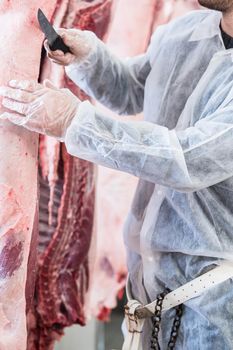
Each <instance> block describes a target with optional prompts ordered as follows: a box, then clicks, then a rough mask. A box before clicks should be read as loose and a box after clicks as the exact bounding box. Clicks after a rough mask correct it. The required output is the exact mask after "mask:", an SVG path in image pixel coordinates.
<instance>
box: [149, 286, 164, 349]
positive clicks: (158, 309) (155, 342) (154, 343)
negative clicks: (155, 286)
mask: <svg viewBox="0 0 233 350" xmlns="http://www.w3.org/2000/svg"><path fill="white" fill-rule="evenodd" d="M166 294H167V291H166V292H163V293H161V294H159V295H158V297H157V299H156V305H155V313H154V316H153V317H152V323H153V331H152V337H151V350H160V345H159V339H158V336H159V329H160V323H161V316H162V307H163V300H164V298H165V296H166Z"/></svg>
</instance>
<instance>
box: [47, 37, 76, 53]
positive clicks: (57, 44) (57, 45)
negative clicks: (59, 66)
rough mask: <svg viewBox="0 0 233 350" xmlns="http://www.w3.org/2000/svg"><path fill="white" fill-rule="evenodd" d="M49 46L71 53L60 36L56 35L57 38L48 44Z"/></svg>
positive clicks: (52, 48)
mask: <svg viewBox="0 0 233 350" xmlns="http://www.w3.org/2000/svg"><path fill="white" fill-rule="evenodd" d="M49 47H50V49H51V50H52V51H56V50H61V51H62V52H64V53H67V52H70V53H71V51H70V49H69V47H68V46H67V45H66V44H65V43H64V41H63V40H62V38H61V37H60V36H58V37H57V39H56V40H55V41H54V42H53V43H52V45H49Z"/></svg>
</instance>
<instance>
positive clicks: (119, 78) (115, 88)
mask: <svg viewBox="0 0 233 350" xmlns="http://www.w3.org/2000/svg"><path fill="white" fill-rule="evenodd" d="M149 71H150V64H149V60H148V59H147V57H146V55H142V56H139V57H136V58H132V59H129V60H127V61H122V60H120V59H119V58H117V57H116V56H115V55H113V54H112V53H111V52H110V51H109V50H108V48H107V47H106V45H105V44H104V43H102V42H101V41H100V40H99V39H97V38H95V47H94V49H93V50H92V52H91V53H90V54H89V55H88V56H87V57H86V59H85V60H82V62H80V63H77V62H76V63H74V64H72V65H70V66H68V67H67V68H66V73H67V75H68V76H69V77H70V78H71V79H72V80H73V81H74V82H75V83H76V84H77V85H78V86H79V87H80V88H81V89H82V90H84V91H85V92H86V93H87V94H88V95H89V96H91V97H93V98H94V99H96V100H98V101H99V102H101V103H102V104H104V105H105V106H106V107H108V108H110V109H111V110H114V111H116V112H117V113H118V114H125V115H127V114H136V113H139V112H141V111H142V109H143V101H144V85H145V80H146V77H147V75H148V74H149Z"/></svg>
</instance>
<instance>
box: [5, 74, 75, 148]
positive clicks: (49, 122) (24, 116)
mask: <svg viewBox="0 0 233 350" xmlns="http://www.w3.org/2000/svg"><path fill="white" fill-rule="evenodd" d="M9 86H10V87H4V86H3V87H0V96H3V97H4V98H3V100H2V105H3V106H4V107H6V108H7V109H9V110H11V112H4V113H3V114H2V115H0V118H1V119H8V120H9V121H11V122H12V123H14V124H16V125H22V126H23V127H25V128H26V129H29V130H31V131H35V132H38V133H41V134H44V135H48V136H53V137H56V138H58V139H59V140H60V141H63V140H64V138H65V134H66V130H67V128H68V126H69V125H70V123H71V121H72V119H73V118H74V117H75V115H76V113H77V110H78V106H79V104H80V102H81V101H80V100H79V99H78V98H77V97H76V96H75V95H73V94H72V92H71V91H69V90H68V89H58V88H56V87H55V86H54V85H53V84H52V83H51V82H50V81H48V80H47V81H45V82H44V84H43V85H42V84H38V83H36V82H35V81H29V80H23V81H16V80H12V81H11V82H10V83H9Z"/></svg>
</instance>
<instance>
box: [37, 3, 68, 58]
mask: <svg viewBox="0 0 233 350" xmlns="http://www.w3.org/2000/svg"><path fill="white" fill-rule="evenodd" d="M37 19H38V22H39V25H40V28H41V30H42V32H43V33H44V34H45V37H46V39H47V40H48V44H49V47H50V49H51V50H52V51H55V50H61V51H62V52H64V53H67V52H71V51H70V49H69V47H68V46H67V45H66V44H65V43H64V41H63V40H62V38H61V36H60V35H59V34H58V33H57V32H56V31H55V29H54V28H53V26H52V25H51V24H50V22H49V20H48V18H47V17H46V16H45V14H44V13H43V11H42V10H41V9H39V10H38V13H37Z"/></svg>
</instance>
